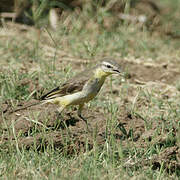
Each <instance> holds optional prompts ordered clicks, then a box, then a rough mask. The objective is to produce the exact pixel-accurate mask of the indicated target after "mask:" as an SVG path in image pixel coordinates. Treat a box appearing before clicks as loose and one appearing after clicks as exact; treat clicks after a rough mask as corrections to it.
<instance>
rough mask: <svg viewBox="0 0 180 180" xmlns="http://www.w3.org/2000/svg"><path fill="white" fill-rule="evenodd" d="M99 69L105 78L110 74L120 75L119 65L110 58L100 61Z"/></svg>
mask: <svg viewBox="0 0 180 180" xmlns="http://www.w3.org/2000/svg"><path fill="white" fill-rule="evenodd" d="M99 67H100V69H101V70H102V71H103V72H104V73H105V75H107V76H108V75H110V74H122V70H121V67H120V65H119V64H118V63H116V62H115V61H114V60H113V59H110V58H107V59H104V60H102V61H101V63H100V64H99Z"/></svg>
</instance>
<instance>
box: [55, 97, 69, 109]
mask: <svg viewBox="0 0 180 180" xmlns="http://www.w3.org/2000/svg"><path fill="white" fill-rule="evenodd" d="M51 103H53V104H57V105H60V106H65V107H66V106H68V105H69V104H70V100H68V99H67V98H62V97H58V98H55V99H52V102H51Z"/></svg>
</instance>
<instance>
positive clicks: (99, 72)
mask: <svg viewBox="0 0 180 180" xmlns="http://www.w3.org/2000/svg"><path fill="white" fill-rule="evenodd" d="M108 75H110V73H109V72H104V71H103V70H102V69H101V68H98V69H96V72H95V74H94V77H95V78H98V79H104V78H105V77H107V76H108Z"/></svg>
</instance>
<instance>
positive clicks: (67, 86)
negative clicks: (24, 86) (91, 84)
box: [41, 70, 92, 100]
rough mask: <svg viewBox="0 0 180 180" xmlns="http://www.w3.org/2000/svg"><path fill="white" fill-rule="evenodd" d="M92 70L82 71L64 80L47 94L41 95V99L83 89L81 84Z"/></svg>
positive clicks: (89, 75)
mask: <svg viewBox="0 0 180 180" xmlns="http://www.w3.org/2000/svg"><path fill="white" fill-rule="evenodd" d="M91 74H92V71H91V70H89V71H87V70H86V71H83V72H82V73H80V74H78V75H76V76H74V77H73V78H71V79H69V80H68V81H66V82H65V83H64V84H62V85H61V86H58V87H57V88H55V89H53V90H51V91H50V92H48V93H47V94H45V95H43V96H42V97H41V100H47V99H53V98H56V97H61V96H65V95H68V94H72V93H76V92H78V91H81V90H82V89H83V86H84V85H85V84H86V82H87V81H88V79H89V77H91Z"/></svg>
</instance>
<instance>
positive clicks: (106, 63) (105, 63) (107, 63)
mask: <svg viewBox="0 0 180 180" xmlns="http://www.w3.org/2000/svg"><path fill="white" fill-rule="evenodd" d="M103 64H104V65H106V66H107V65H109V66H111V67H112V64H110V63H109V62H105V61H104V62H103Z"/></svg>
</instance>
